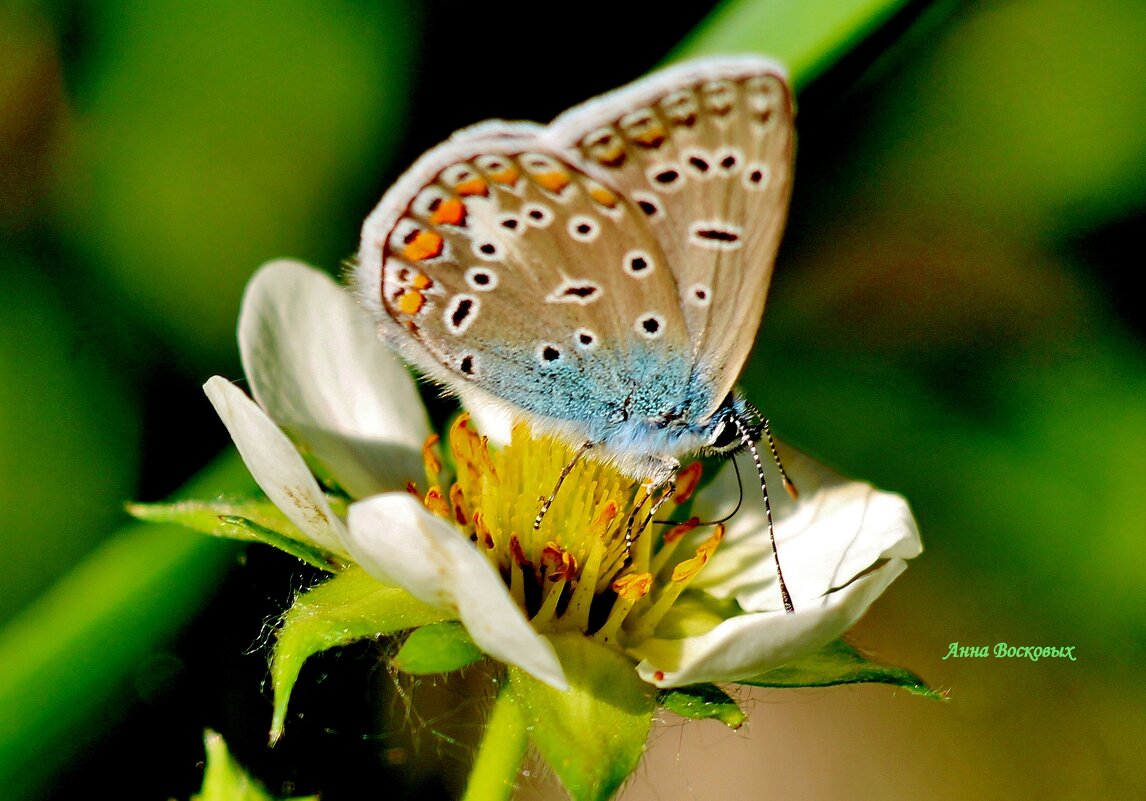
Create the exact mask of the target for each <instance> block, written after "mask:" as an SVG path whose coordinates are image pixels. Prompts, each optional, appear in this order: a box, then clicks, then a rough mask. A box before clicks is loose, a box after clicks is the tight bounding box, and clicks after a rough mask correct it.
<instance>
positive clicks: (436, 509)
mask: <svg viewBox="0 0 1146 801" xmlns="http://www.w3.org/2000/svg"><path fill="white" fill-rule="evenodd" d="M422 503H423V504H425V506H426V508H427V509H429V510H430V511H431V512H432V513H433V514H436V515H437V516H438V517H444V518H445V519H446V520H449V519H450V505H449V504H448V503H446V498H445V496H444V495H443V494H442V488H441V487H439V486H437V485H434V486H432V487H430V491H429V492H427V493H426V497H425V499H424V500H423V501H422Z"/></svg>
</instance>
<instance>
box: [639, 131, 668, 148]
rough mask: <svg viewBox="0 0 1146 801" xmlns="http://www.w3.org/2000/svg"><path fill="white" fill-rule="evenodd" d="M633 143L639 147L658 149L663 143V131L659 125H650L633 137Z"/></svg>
mask: <svg viewBox="0 0 1146 801" xmlns="http://www.w3.org/2000/svg"><path fill="white" fill-rule="evenodd" d="M633 141H634V142H636V143H637V144H638V145H640V146H641V147H648V148H656V147H660V146H661V145H662V144H664V141H665V129H664V128H662V127H661V126H659V125H651V126H649V128H648V129H647V130H644V131H641V132H640V133H639V134H637V135H636V136H634V137H633Z"/></svg>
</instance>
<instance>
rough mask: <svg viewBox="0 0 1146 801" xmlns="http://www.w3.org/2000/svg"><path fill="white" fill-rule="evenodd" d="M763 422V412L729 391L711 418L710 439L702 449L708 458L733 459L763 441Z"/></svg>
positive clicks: (708, 432) (708, 433)
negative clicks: (721, 457)
mask: <svg viewBox="0 0 1146 801" xmlns="http://www.w3.org/2000/svg"><path fill="white" fill-rule="evenodd" d="M762 428H763V423H762V421H761V419H760V415H759V413H758V412H757V411H756V409H755V408H753V407H752V406H751V405H750V404H749V403H748V402H747V401H746V400H744V399H743V398H742V397H740V396H739V395H738V394H737V393H736V392H729V393H728V395H727V397H725V399H724V401H723V402H722V403H721V404H720V406H719V407H717V409H716V411H715V412H713V414H712V417H711V418H710V424H709V428H708V431H707V432H706V433H707V435H708V440H707V441H706V442H705V444H704V445H703V446H702V448H701V452H702V453H704V454H705V455H706V456H726V457H727V456H733V455H735V454H736V453H739V452H740V451H742V450H743V449H744V448H746V447H747V446H748V444H749V443H755V442H758V441H759V440H760V433H761V429H762Z"/></svg>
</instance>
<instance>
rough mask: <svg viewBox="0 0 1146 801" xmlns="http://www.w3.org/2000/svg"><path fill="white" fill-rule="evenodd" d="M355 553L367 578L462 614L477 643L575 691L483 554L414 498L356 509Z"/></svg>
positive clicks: (384, 498) (395, 496) (395, 497)
mask: <svg viewBox="0 0 1146 801" xmlns="http://www.w3.org/2000/svg"><path fill="white" fill-rule="evenodd" d="M349 524H350V535H349V538H348V539H347V543H346V545H347V548H348V549H349V550H350V553H351V554H352V555H353V556H354V558H355V560H357V562H358V563H359V564H360V565H362V567H363V568H364V569H365V570H366V572H367V573H369V574H370V575H372V576H374V577H375V578H376V579H378V580H379V581H383V582H385V583H388V584H393V585H396V586H399V587H402V588H403V589H405V590H406V591H407V592H409V593H410V594H411V595H413V596H414V597H415V598H418V599H420V600H422V601H424V602H426V603H428V604H432V605H433V606H437V607H442V608H445V609H450V610H453V611H455V612H457V614H458V617H459V618H460V619H461V622H462V625H464V626H465V627H466V631H468V632H469V634H470V637H472V638H473V641H474V643H475V644H476V645H477V646H478V647H479V648H480V649H481V650H482V651H484V652H485V653H487V654H489V655H490V656H492V657H494V658H495V659H499V660H501V661H502V662H506V663H509V664H513V665H517V666H518V667H520V668H521V669H522V670H524V671H526V672H527V673H529V674H530V675H531V676H533V677H534V678H536V679H538V680H539V681H543V682H545V683H546V684H548V685H550V686H552V687H556V688H557V689H561V690H563V689H566V688H567V687H568V686H569V685H568V683H567V682H566V680H565V674H564V672H563V671H562V670H561V663H560V662H559V661H558V660H557V654H556V652H555V651H554V650H553V646H552V645H550V643H549V641H548V640H546V639H545V638H544V637H542V636H541V635H540V634H538V633H537V632H536V631H534V629H533V627H532V626H530V625H529V621H528V620H526V618H525V614H524V613H523V612H522V611H521V608H520V607H518V605H517V604H516V603H514V602H513V599H512V598H511V597H510V595H509V591H508V590H507V589H506V586H505V583H504V582H503V581H502V580H501V576H499V575H498V573H497V571H496V570H494V568H493V566H492V565H491V564H490V562H489V560H488V559H486V557H485V556H483V555H482V554H481V553H479V552H478V550H477V547H476V546H475V545H474V544H473V543H472V542H470V541H469V539H467V538H466V537H464V536H463V535H462V534H461V533H460V532H459V531H458V530H457V529H455V528H454V527H453V526H451V525H449V524H448V523H446V522H444V521H442V520H440V519H439V518H437V517H434V516H433V515H432V514H430V513H429V512H428V511H426V509H425V507H424V506H422V504H421V503H419V502H418V500H417V499H416V498H414V497H412V496H410V495H409V494H406V493H397V492H394V493H387V494H385V495H378V496H375V497H373V498H368V499H367V500H364V501H359V502H358V503H355V504H352V505H351V507H350V515H349Z"/></svg>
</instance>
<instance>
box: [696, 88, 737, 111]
mask: <svg viewBox="0 0 1146 801" xmlns="http://www.w3.org/2000/svg"><path fill="white" fill-rule="evenodd" d="M701 94H702V95H703V97H704V108H705V109H706V110H707V111H708V112H710V113H712V114H715V115H716V116H717V117H724V116H726V115H727V114H728V113H729V112H730V111H732V104H733V103H735V102H736V87H735V86H733V85H732V83H731V82H729V81H712V82H711V83H706V84H705V85H704V86H702V87H701Z"/></svg>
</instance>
